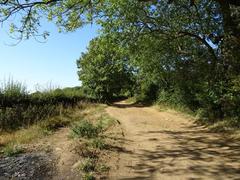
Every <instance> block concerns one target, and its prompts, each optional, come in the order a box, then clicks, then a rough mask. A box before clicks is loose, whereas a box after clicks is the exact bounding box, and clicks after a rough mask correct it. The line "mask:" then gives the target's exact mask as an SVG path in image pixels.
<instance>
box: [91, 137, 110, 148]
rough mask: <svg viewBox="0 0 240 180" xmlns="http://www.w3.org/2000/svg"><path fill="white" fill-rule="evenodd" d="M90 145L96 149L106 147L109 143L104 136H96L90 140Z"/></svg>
mask: <svg viewBox="0 0 240 180" xmlns="http://www.w3.org/2000/svg"><path fill="white" fill-rule="evenodd" d="M89 146H91V147H93V148H95V149H100V150H102V149H105V148H106V147H107V144H106V143H105V141H104V139H103V138H100V137H98V138H94V139H92V140H91V141H90V142H89Z"/></svg>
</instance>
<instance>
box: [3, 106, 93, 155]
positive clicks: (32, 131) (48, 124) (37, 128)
mask: <svg viewBox="0 0 240 180" xmlns="http://www.w3.org/2000/svg"><path fill="white" fill-rule="evenodd" d="M89 106H91V104H89V103H80V104H79V105H78V106H76V107H75V108H67V109H65V112H64V113H62V114H61V116H55V117H51V118H48V119H45V120H42V121H40V122H37V123H35V124H33V125H30V126H29V127H25V128H21V129H18V130H12V131H2V132H0V151H2V153H0V155H1V154H2V155H8V154H6V153H4V151H5V150H4V149H5V148H6V147H11V146H13V145H23V146H24V145H26V144H30V143H33V142H36V140H38V139H40V138H43V137H45V136H47V135H51V134H52V133H53V132H54V131H56V130H58V129H59V128H61V127H66V126H69V125H70V124H72V123H73V122H75V121H79V119H81V118H83V117H84V116H85V114H84V111H85V110H86V111H87V109H88V108H89Z"/></svg>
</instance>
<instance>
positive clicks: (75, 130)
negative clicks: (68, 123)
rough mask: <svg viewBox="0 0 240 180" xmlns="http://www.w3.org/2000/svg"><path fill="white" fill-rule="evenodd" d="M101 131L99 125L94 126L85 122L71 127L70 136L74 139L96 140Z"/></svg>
mask: <svg viewBox="0 0 240 180" xmlns="http://www.w3.org/2000/svg"><path fill="white" fill-rule="evenodd" d="M102 131H103V129H102V126H101V125H94V124H93V123H91V122H89V121H87V120H82V121H80V122H78V123H75V124H74V125H73V127H72V135H73V136H74V137H84V138H96V137H98V136H99V134H100V133H102Z"/></svg>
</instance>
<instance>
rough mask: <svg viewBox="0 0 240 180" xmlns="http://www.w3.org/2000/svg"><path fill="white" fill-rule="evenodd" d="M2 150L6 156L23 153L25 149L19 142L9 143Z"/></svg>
mask: <svg viewBox="0 0 240 180" xmlns="http://www.w3.org/2000/svg"><path fill="white" fill-rule="evenodd" d="M2 152H3V154H4V155H5V156H15V155H17V154H20V153H23V152H24V149H23V148H22V146H20V145H17V144H8V145H7V146H6V147H4V148H3V150H2Z"/></svg>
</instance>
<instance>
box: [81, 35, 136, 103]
mask: <svg viewBox="0 0 240 180" xmlns="http://www.w3.org/2000/svg"><path fill="white" fill-rule="evenodd" d="M127 61H128V57H127V54H126V52H124V50H123V49H121V48H120V47H119V46H117V45H116V44H114V43H113V42H111V40H110V39H109V38H106V37H98V38H96V39H94V40H92V41H91V42H90V45H89V47H88V51H87V53H83V54H82V56H81V57H80V59H79V60H78V61H77V65H78V68H79V71H78V74H79V79H80V80H81V81H82V86H83V88H84V89H85V91H87V94H89V95H90V96H91V97H93V98H97V99H100V100H111V99H113V98H114V97H118V96H119V95H123V93H124V92H126V91H127V90H128V91H129V90H130V91H131V86H132V84H133V74H132V73H133V70H132V68H131V67H130V66H129V65H128V62H127Z"/></svg>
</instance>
